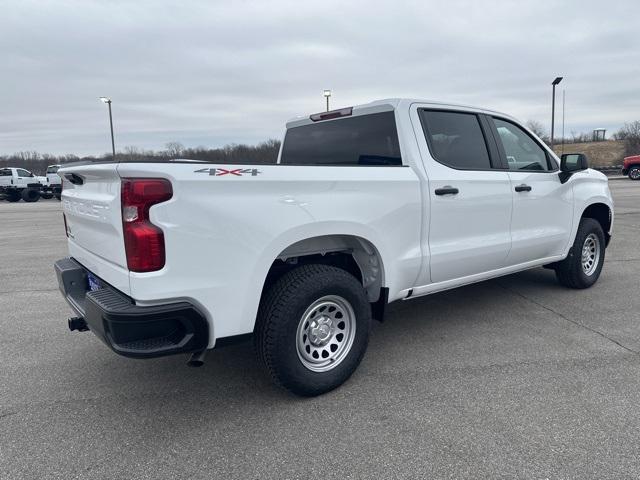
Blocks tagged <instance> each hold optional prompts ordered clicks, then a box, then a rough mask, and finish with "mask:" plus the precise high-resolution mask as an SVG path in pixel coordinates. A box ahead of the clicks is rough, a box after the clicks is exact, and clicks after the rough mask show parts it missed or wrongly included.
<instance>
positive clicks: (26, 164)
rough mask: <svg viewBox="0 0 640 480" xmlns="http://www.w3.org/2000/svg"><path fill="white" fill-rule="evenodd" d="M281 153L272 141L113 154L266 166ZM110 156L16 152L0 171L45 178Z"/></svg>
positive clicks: (0, 159)
mask: <svg viewBox="0 0 640 480" xmlns="http://www.w3.org/2000/svg"><path fill="white" fill-rule="evenodd" d="M279 150H280V141H279V140H275V139H271V140H267V141H265V142H261V143H258V144H257V145H245V144H231V145H225V146H224V147H220V148H206V147H195V148H187V147H185V146H184V145H182V144H181V143H179V142H169V143H167V144H166V145H165V148H164V150H159V151H154V150H143V149H140V148H138V147H134V146H128V147H125V148H124V149H123V150H121V151H117V152H116V160H117V161H118V162H163V161H169V160H174V159H186V160H204V161H207V162H214V163H230V164H241V163H250V164H254V163H255V164H269V163H275V162H276V160H277V158H278V151H279ZM112 156H113V155H112V154H111V153H105V154H104V155H101V156H92V155H89V156H83V157H81V156H78V155H73V154H67V155H52V154H48V153H42V154H41V153H39V152H36V151H22V152H16V153H14V154H12V155H0V167H19V168H25V169H27V170H29V171H30V172H32V173H34V174H36V175H44V173H45V171H46V169H47V166H49V165H58V164H60V165H64V164H65V163H72V162H79V161H82V162H100V161H105V160H106V161H109V160H112Z"/></svg>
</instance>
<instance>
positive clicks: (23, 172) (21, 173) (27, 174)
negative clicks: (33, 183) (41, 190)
mask: <svg viewBox="0 0 640 480" xmlns="http://www.w3.org/2000/svg"><path fill="white" fill-rule="evenodd" d="M16 173H17V174H18V176H19V177H33V173H31V172H28V171H27V170H24V169H22V168H16Z"/></svg>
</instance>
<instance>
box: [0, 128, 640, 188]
mask: <svg viewBox="0 0 640 480" xmlns="http://www.w3.org/2000/svg"><path fill="white" fill-rule="evenodd" d="M527 126H528V127H529V129H530V130H531V131H533V132H534V133H535V134H536V135H537V136H538V137H540V138H541V139H542V140H543V141H544V142H545V143H547V144H549V143H550V138H549V135H548V133H547V131H546V130H545V128H544V126H543V125H542V124H541V123H540V122H536V121H529V122H527ZM612 138H613V139H614V140H618V141H622V142H624V146H625V153H624V155H625V156H630V155H640V120H636V121H635V122H630V123H625V124H624V126H623V127H622V128H621V129H620V130H618V131H617V132H615V133H614V134H613V137H612ZM591 141H593V137H592V135H591V134H590V133H575V132H571V136H569V137H565V139H564V143H584V142H591ZM561 142H562V139H561V138H556V139H555V143H556V144H559V143H561ZM279 150H280V141H279V140H275V139H270V140H267V141H265V142H261V143H258V144H257V145H246V144H231V145H225V146H224V147H220V148H206V147H195V148H187V147H185V146H184V145H182V144H181V143H179V142H169V143H167V144H166V145H165V148H164V150H159V151H154V150H143V149H140V148H138V147H134V146H128V147H125V148H124V149H123V150H121V151H118V152H116V160H117V161H119V162H163V161H169V160H173V159H179V158H180V159H186V160H204V161H207V162H214V163H230V164H241V163H249V164H254V163H255V164H269V163H275V162H276V159H277V157H278V151H279ZM111 157H112V154H111V153H105V154H104V155H101V156H84V157H80V156H78V155H73V154H67V155H51V154H48V153H43V154H41V153H38V152H36V151H22V152H17V153H14V154H12V155H0V167H20V168H25V169H27V170H29V171H31V172H33V173H34V174H36V175H43V174H44V173H45V171H46V169H47V166H48V165H57V164H65V163H71V162H78V161H84V162H97V161H105V160H111V159H112V158H111Z"/></svg>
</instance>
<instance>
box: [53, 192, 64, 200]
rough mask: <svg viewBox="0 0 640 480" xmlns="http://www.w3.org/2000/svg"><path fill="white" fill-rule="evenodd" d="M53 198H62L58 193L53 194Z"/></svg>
mask: <svg viewBox="0 0 640 480" xmlns="http://www.w3.org/2000/svg"><path fill="white" fill-rule="evenodd" d="M54 197H56V200H60V199H61V198H62V195H61V194H59V193H56V194H54Z"/></svg>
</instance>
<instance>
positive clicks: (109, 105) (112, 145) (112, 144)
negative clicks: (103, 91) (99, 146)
mask: <svg viewBox="0 0 640 480" xmlns="http://www.w3.org/2000/svg"><path fill="white" fill-rule="evenodd" d="M100 101H101V102H102V103H106V104H107V106H108V107H109V126H110V127H111V152H112V154H113V161H114V162H115V161H116V142H115V141H114V139H113V117H112V116H111V99H110V98H108V97H100Z"/></svg>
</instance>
